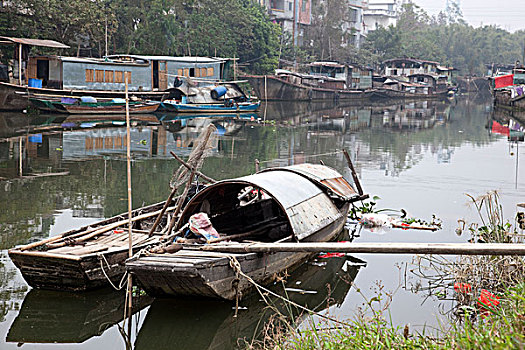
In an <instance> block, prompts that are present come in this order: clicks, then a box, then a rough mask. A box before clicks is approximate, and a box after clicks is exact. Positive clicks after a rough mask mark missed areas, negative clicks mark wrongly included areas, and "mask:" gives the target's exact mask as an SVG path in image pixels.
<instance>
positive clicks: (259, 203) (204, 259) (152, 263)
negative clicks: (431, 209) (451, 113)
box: [126, 164, 367, 300]
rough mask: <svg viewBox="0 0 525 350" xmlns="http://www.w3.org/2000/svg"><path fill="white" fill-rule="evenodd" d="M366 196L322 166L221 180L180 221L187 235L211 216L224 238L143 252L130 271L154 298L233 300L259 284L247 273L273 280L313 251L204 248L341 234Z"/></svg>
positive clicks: (328, 238)
mask: <svg viewBox="0 0 525 350" xmlns="http://www.w3.org/2000/svg"><path fill="white" fill-rule="evenodd" d="M356 186H357V187H358V188H360V186H359V184H356ZM247 194H249V196H248V197H247ZM366 197H367V196H366V195H362V194H359V193H357V192H356V191H355V190H354V188H353V187H352V185H351V184H350V183H349V182H348V181H346V180H345V179H344V178H343V176H342V175H341V174H339V173H338V172H337V171H335V170H334V169H332V168H329V167H327V166H324V165H314V164H300V165H293V166H289V167H284V168H273V169H266V170H264V171H261V172H258V173H256V174H254V175H250V176H245V177H241V178H236V179H231V180H223V181H219V182H217V183H215V184H213V185H210V186H208V187H206V188H205V189H203V190H202V191H200V192H199V193H198V194H196V195H195V196H194V197H193V198H192V199H191V200H190V201H189V202H188V204H187V205H186V207H185V209H184V211H183V212H182V214H181V218H180V220H179V223H178V224H177V229H178V232H184V228H185V226H186V223H188V222H191V219H192V218H194V217H195V215H202V214H204V213H205V214H207V217H209V221H210V224H211V225H212V226H211V228H210V227H208V229H209V230H211V232H213V231H215V232H216V233H220V234H219V236H220V237H219V238H213V239H208V240H207V243H208V244H206V245H204V244H195V243H194V244H188V243H182V244H181V243H175V244H171V245H168V246H166V249H163V250H160V251H159V250H154V251H152V252H146V253H143V254H138V255H136V256H134V257H133V258H131V259H129V260H128V261H127V262H126V268H127V270H128V271H129V272H130V273H131V274H132V275H133V276H134V277H135V279H136V281H137V282H138V284H139V285H140V286H141V287H142V288H144V290H145V291H146V292H147V293H148V294H150V295H151V296H180V295H183V296H199V297H208V298H216V299H226V300H234V299H236V298H240V297H242V296H243V295H246V294H247V292H248V291H249V290H250V289H251V288H252V287H253V284H252V283H251V282H250V281H249V280H248V279H247V278H242V277H240V275H241V273H242V274H246V275H247V276H249V277H250V279H251V280H252V281H254V282H256V283H260V284H264V283H268V282H271V281H272V280H273V279H275V278H276V276H277V275H278V274H279V273H281V272H284V271H291V270H293V269H294V268H296V267H298V266H299V265H300V264H301V263H304V262H305V261H306V259H307V258H308V257H310V256H311V253H290V252H275V253H264V254H257V253H238V254H231V253H226V252H221V251H215V252H210V251H203V250H202V248H203V247H204V246H209V245H210V244H214V243H217V242H223V243H224V241H236V242H240V243H241V244H252V243H253V242H327V241H331V240H334V239H335V238H336V236H337V235H338V234H339V233H340V232H341V231H342V229H343V226H344V224H345V222H346V218H347V214H348V211H349V208H350V205H351V203H352V202H354V201H358V200H361V199H364V198H366ZM204 227H205V225H201V228H204ZM190 228H191V226H190ZM181 235H182V233H181ZM176 239H177V238H176ZM181 240H183V239H180V238H179V239H177V241H179V242H180V241H181ZM170 247H172V248H173V249H170ZM180 248H182V249H180Z"/></svg>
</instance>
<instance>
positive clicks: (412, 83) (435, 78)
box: [373, 58, 456, 99]
mask: <svg viewBox="0 0 525 350" xmlns="http://www.w3.org/2000/svg"><path fill="white" fill-rule="evenodd" d="M382 67H383V69H382V73H383V74H382V75H381V76H376V77H374V79H373V81H374V83H373V86H374V89H376V91H375V96H374V97H376V98H404V99H406V98H408V99H412V98H425V99H426V98H445V97H446V96H447V95H448V92H449V90H450V89H451V88H452V78H453V73H454V71H455V70H456V69H455V68H452V67H444V66H441V65H440V64H439V63H438V62H434V61H428V60H420V59H413V58H396V59H391V60H387V61H384V62H383V63H382Z"/></svg>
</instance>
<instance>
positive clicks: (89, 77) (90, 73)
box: [86, 69, 95, 83]
mask: <svg viewBox="0 0 525 350" xmlns="http://www.w3.org/2000/svg"><path fill="white" fill-rule="evenodd" d="M94 81H95V71H94V70H93V69H86V83H93V82H94Z"/></svg>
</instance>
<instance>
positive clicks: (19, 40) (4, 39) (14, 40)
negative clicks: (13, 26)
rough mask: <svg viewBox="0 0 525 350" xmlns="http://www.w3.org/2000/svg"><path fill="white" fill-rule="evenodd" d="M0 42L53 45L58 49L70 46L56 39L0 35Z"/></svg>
mask: <svg viewBox="0 0 525 350" xmlns="http://www.w3.org/2000/svg"><path fill="white" fill-rule="evenodd" d="M0 44H4V45H5V44H24V45H30V46H43V47H53V48H56V49H69V46H67V45H65V44H62V43H60V42H58V41H54V40H42V39H26V38H11V37H8V36H0Z"/></svg>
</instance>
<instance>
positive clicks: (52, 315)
mask: <svg viewBox="0 0 525 350" xmlns="http://www.w3.org/2000/svg"><path fill="white" fill-rule="evenodd" d="M125 300H126V299H125V294H124V293H123V292H116V291H114V290H112V289H103V290H97V291H93V292H86V293H70V292H56V291H45V290H36V289H32V290H31V291H30V292H29V293H27V295H26V296H25V298H24V302H23V303H22V307H21V309H20V312H19V313H18V316H17V317H16V319H15V320H14V322H13V323H12V324H11V327H10V328H9V333H8V334H7V339H6V340H7V342H11V343H17V344H19V346H20V345H21V344H23V343H54V344H65V343H82V342H84V341H86V340H87V339H90V338H92V337H94V336H100V335H102V334H103V333H104V332H105V331H106V330H108V329H109V328H111V327H113V326H114V325H115V324H117V323H119V322H121V321H122V320H123V318H124V307H125ZM152 302H153V299H152V298H150V297H147V296H141V297H140V298H134V300H133V305H134V307H133V313H137V312H139V311H140V310H142V309H144V308H145V307H147V306H148V305H150V304H151V303H152Z"/></svg>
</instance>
